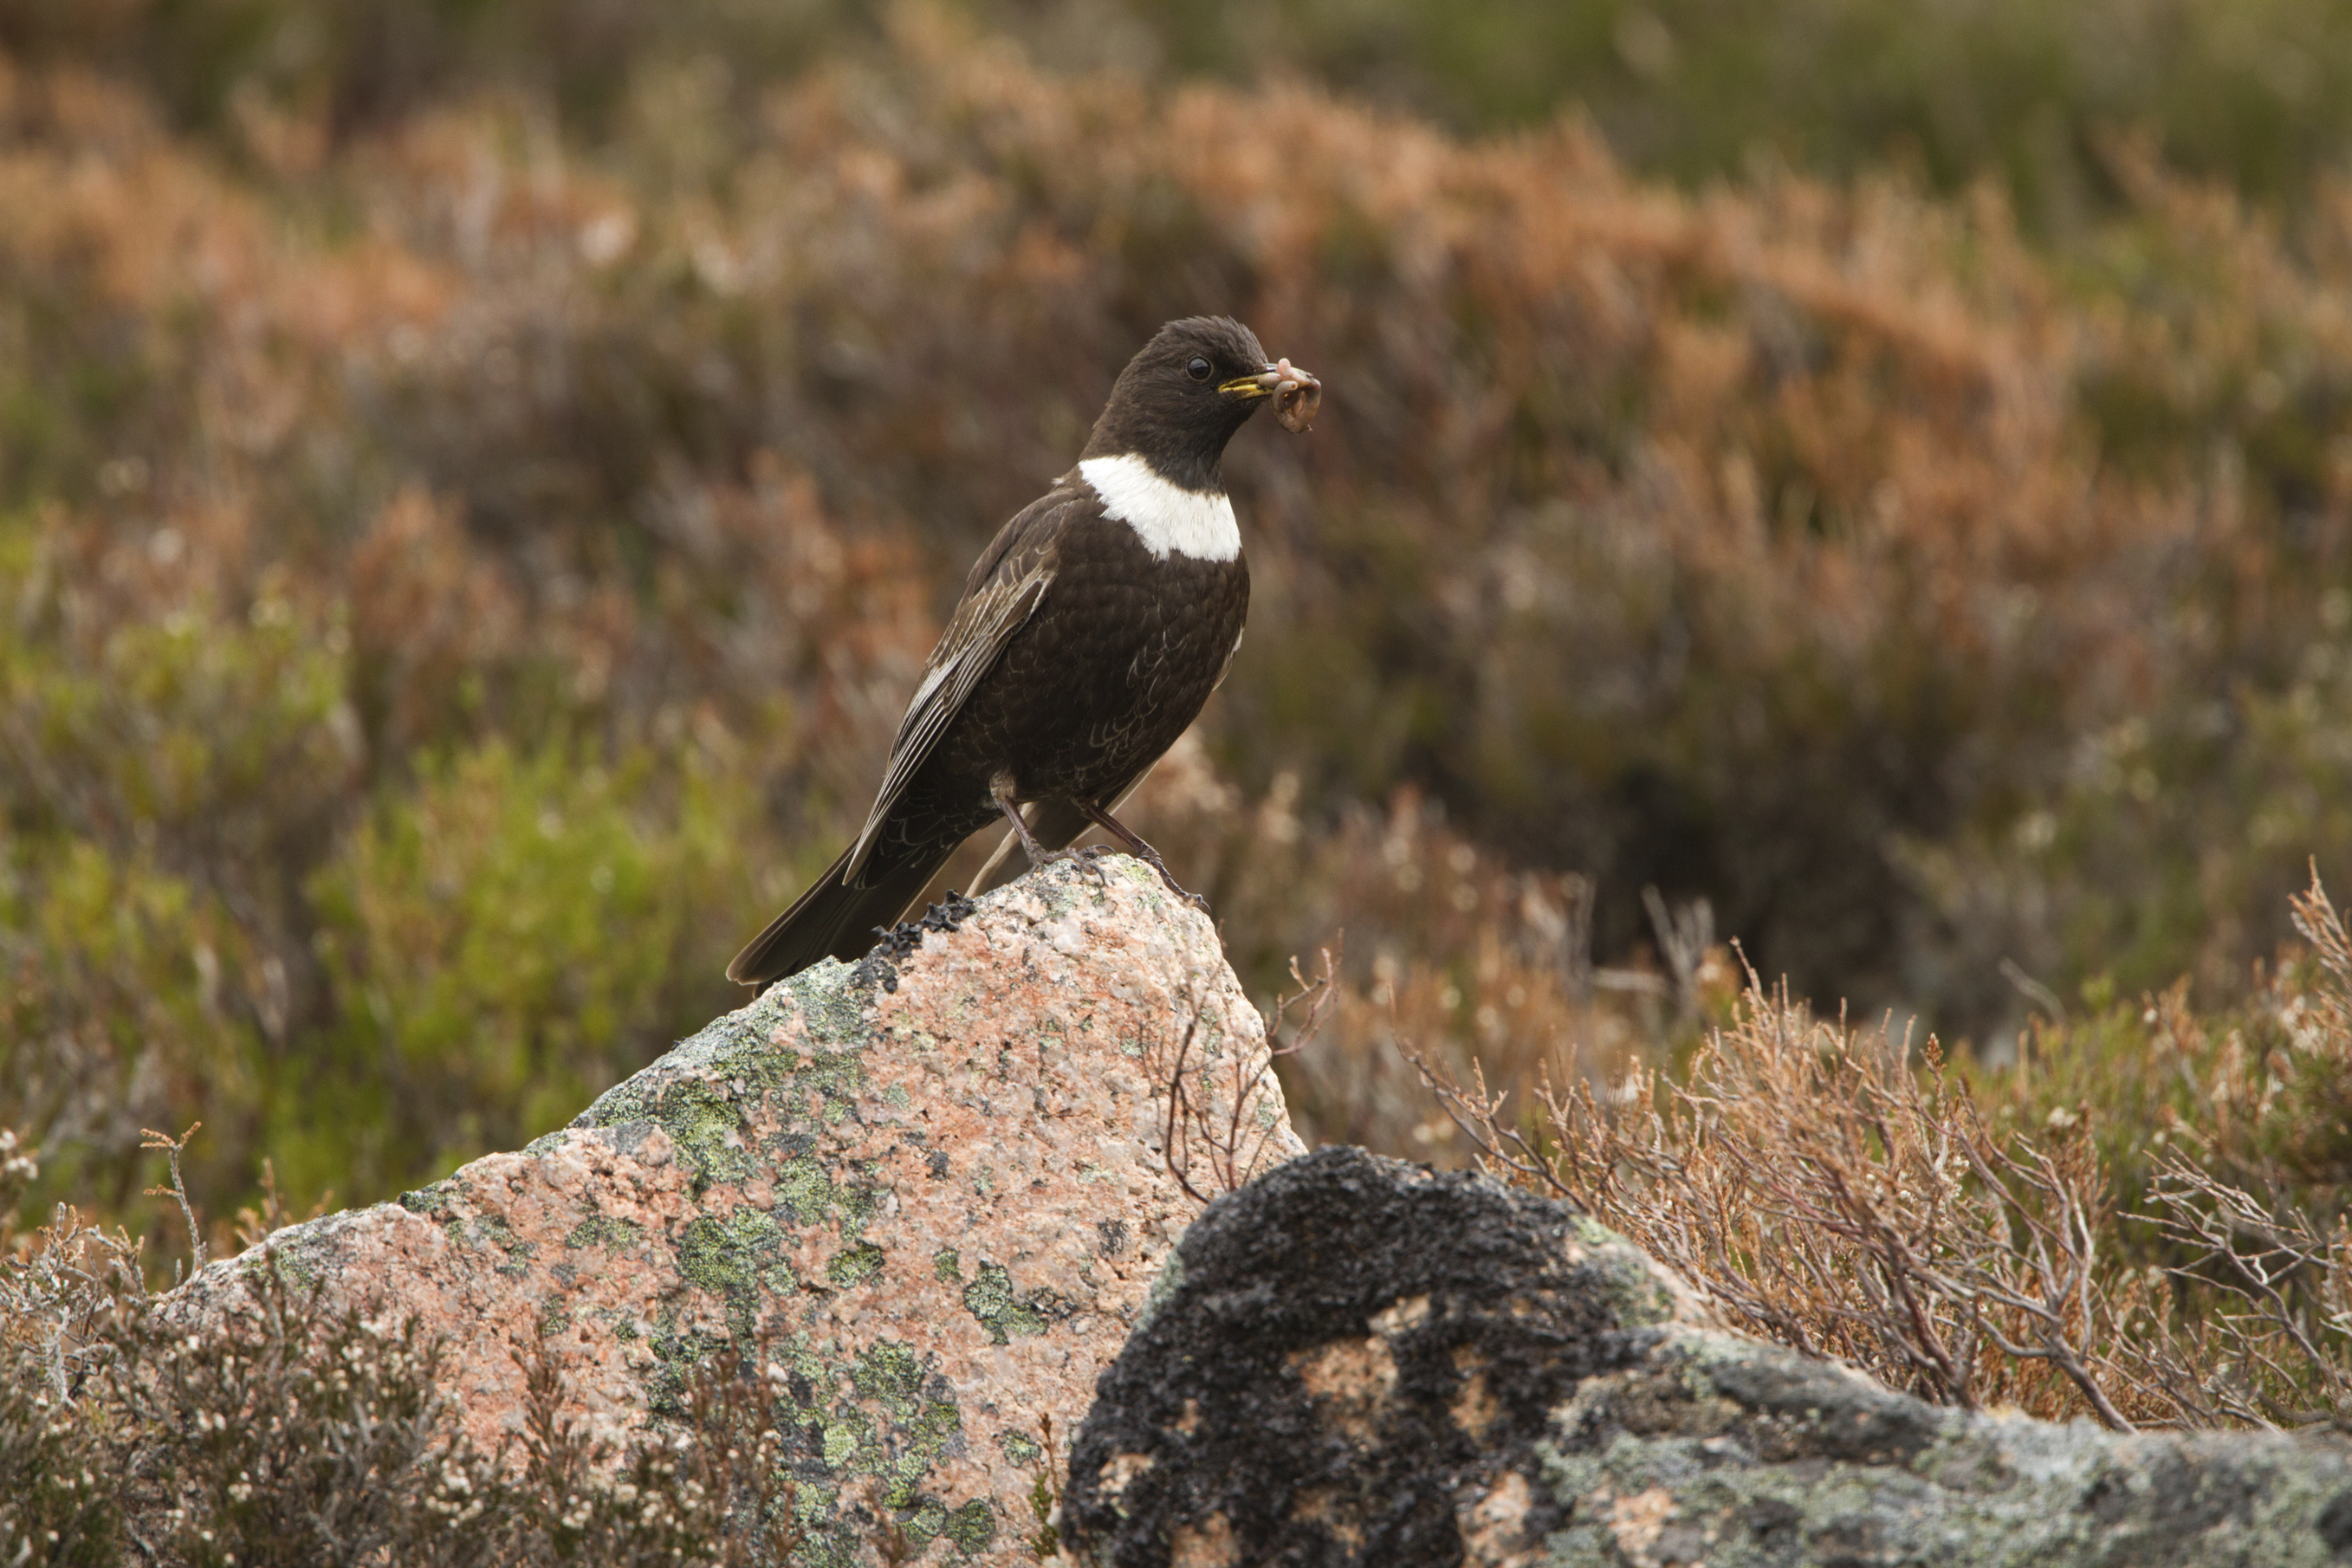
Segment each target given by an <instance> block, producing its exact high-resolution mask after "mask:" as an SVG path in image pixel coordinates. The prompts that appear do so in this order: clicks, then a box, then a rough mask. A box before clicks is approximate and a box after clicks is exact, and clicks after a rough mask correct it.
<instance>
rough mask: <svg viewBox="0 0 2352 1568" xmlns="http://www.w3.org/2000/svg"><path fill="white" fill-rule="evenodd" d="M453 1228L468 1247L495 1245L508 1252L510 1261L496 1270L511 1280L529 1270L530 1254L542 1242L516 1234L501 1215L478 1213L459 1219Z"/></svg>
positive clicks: (519, 1277) (534, 1251) (537, 1248)
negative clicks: (468, 1217) (529, 1239)
mask: <svg viewBox="0 0 2352 1568" xmlns="http://www.w3.org/2000/svg"><path fill="white" fill-rule="evenodd" d="M451 1228H452V1231H453V1234H455V1235H456V1237H457V1239H458V1240H460V1241H462V1242H464V1243H465V1244H466V1245H467V1246H468V1247H484V1246H488V1247H497V1248H498V1249H499V1251H500V1252H503V1253H505V1254H506V1258H507V1260H506V1261H505V1262H504V1263H501V1264H499V1265H497V1266H496V1272H498V1273H499V1274H503V1275H505V1276H506V1277H507V1278H508V1279H521V1278H522V1277H523V1276H524V1275H525V1274H527V1273H529V1272H530V1259H531V1257H532V1255H533V1254H535V1253H537V1252H538V1251H539V1243H537V1242H535V1241H525V1240H524V1239H523V1238H522V1237H519V1236H517V1235H516V1234H515V1231H514V1226H511V1225H509V1224H508V1223H507V1217H506V1215H501V1214H488V1215H474V1216H473V1217H472V1218H470V1219H464V1220H459V1221H458V1222H457V1224H456V1225H454V1226H452V1227H451Z"/></svg>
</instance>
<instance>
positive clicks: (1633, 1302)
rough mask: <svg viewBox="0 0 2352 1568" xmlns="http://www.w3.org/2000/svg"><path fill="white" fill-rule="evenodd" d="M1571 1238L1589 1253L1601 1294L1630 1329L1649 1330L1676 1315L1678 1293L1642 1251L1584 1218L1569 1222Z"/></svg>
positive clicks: (1621, 1321) (1610, 1231)
mask: <svg viewBox="0 0 2352 1568" xmlns="http://www.w3.org/2000/svg"><path fill="white" fill-rule="evenodd" d="M1569 1230H1570V1234H1571V1235H1572V1236H1574V1237H1575V1238H1576V1240H1577V1242H1578V1244H1579V1245H1580V1246H1582V1247H1584V1248H1585V1250H1586V1253H1587V1258H1586V1263H1587V1266H1588V1267H1589V1268H1591V1269H1593V1270H1594V1272H1595V1273H1596V1274H1597V1275H1598V1276H1599V1279H1600V1285H1601V1293H1602V1295H1603V1297H1604V1299H1605V1300H1607V1301H1608V1303H1609V1305H1610V1308H1611V1309H1612V1310H1613V1311H1615V1313H1616V1314H1617V1321H1618V1323H1619V1324H1620V1325H1621V1326H1622V1327H1625V1328H1628V1329H1646V1328H1653V1327H1655V1326H1656V1325H1657V1324H1660V1323H1663V1322H1665V1321H1668V1320H1669V1319H1671V1318H1672V1317H1673V1316H1674V1315H1675V1297H1674V1292H1673V1291H1671V1290H1669V1289H1667V1288H1666V1286H1665V1283H1664V1281H1663V1280H1661V1279H1659V1278H1658V1276H1657V1274H1656V1273H1655V1272H1654V1270H1653V1269H1652V1268H1650V1265H1649V1262H1648V1260H1647V1259H1646V1258H1644V1257H1643V1254H1642V1252H1641V1250H1640V1249H1639V1248H1637V1247H1634V1245H1633V1243H1632V1242H1630V1241H1628V1240H1626V1239H1625V1238H1624V1237H1622V1236H1620V1235H1618V1234H1617V1233H1616V1232H1615V1231H1613V1230H1611V1229H1610V1228H1609V1227H1608V1226H1604V1225H1601V1224H1599V1223H1598V1222H1596V1221H1594V1220H1591V1219H1589V1218H1587V1217H1585V1216H1583V1215H1576V1216H1574V1217H1572V1218H1571V1219H1570V1221H1569Z"/></svg>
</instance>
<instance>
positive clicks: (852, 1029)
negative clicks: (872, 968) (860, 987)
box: [777, 958, 872, 1046]
mask: <svg viewBox="0 0 2352 1568" xmlns="http://www.w3.org/2000/svg"><path fill="white" fill-rule="evenodd" d="M855 974H856V970H854V969H853V968H852V967H851V966H850V965H848V964H846V963H842V962H841V961H840V960H839V959H837V958H828V959H826V960H825V961H824V962H823V963H815V964H812V965H810V966H809V967H808V968H806V969H803V970H802V971H801V972H800V973H798V974H795V975H793V977H792V978H791V979H789V980H787V981H785V982H784V983H783V984H782V985H780V986H778V987H777V989H778V990H780V991H784V992H788V993H790V994H791V996H792V999H793V1002H794V1003H795V1004H796V1005H798V1006H799V1008H800V1011H801V1016H802V1017H803V1018H805V1019H806V1020H807V1021H808V1033H809V1037H810V1038H811V1039H814V1040H819V1041H822V1042H824V1044H826V1045H832V1046H848V1045H864V1044H865V1043H866V1034H867V1032H868V1027H867V1023H866V1009H867V1007H868V1006H869V1005H871V1002H872V994H871V982H869V984H868V988H867V994H866V995H864V996H861V995H859V994H858V992H857V988H856V987H854V986H853V985H852V984H851V980H852V978H853V976H854V975H855Z"/></svg>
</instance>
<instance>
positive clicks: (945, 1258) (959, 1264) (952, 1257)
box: [931, 1247, 963, 1284]
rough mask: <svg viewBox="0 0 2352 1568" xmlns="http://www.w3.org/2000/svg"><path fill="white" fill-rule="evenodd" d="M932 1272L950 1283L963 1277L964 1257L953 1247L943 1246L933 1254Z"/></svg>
mask: <svg viewBox="0 0 2352 1568" xmlns="http://www.w3.org/2000/svg"><path fill="white" fill-rule="evenodd" d="M931 1273H932V1274H933V1275H934V1276H935V1277H937V1278H938V1279H944V1280H946V1281H948V1282H949V1283H950V1284H953V1283H954V1282H956V1281H957V1280H960V1279H962V1278H963V1259H962V1258H961V1257H959V1256H957V1253H956V1249H955V1248H954V1247H941V1248H940V1250H939V1251H937V1252H934V1253H933V1254H931Z"/></svg>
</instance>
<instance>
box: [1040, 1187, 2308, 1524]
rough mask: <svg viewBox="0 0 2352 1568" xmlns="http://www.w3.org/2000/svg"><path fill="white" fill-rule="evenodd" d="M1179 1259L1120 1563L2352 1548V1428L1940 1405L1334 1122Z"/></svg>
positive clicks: (1101, 1418) (1106, 1419)
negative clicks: (1741, 1326) (2199, 1427)
mask: <svg viewBox="0 0 2352 1568" xmlns="http://www.w3.org/2000/svg"><path fill="white" fill-rule="evenodd" d="M1180 1269H1181V1273H1180ZM1169 1275H1170V1278H1171V1280H1172V1283H1171V1284H1169V1285H1167V1286H1165V1287H1164V1288H1163V1289H1161V1290H1160V1291H1157V1292H1155V1296H1154V1301H1153V1307H1152V1311H1151V1315H1150V1319H1149V1321H1147V1322H1146V1323H1145V1324H1144V1325H1143V1326H1142V1327H1141V1328H1140V1329H1139V1330H1138V1331H1137V1333H1136V1335H1135V1337H1134V1339H1133V1341H1132V1342H1130V1344H1129V1348H1128V1350H1127V1352H1125V1353H1124V1354H1122V1355H1121V1356H1120V1358H1119V1360H1118V1364H1117V1365H1116V1366H1114V1367H1113V1368H1112V1370H1111V1371H1110V1372H1109V1373H1108V1374H1107V1375H1106V1376H1105V1377H1104V1379H1103V1382H1102V1385H1101V1394H1100V1397H1099V1398H1098V1399H1097V1403H1096V1405H1095V1408H1094V1410H1093V1411H1092V1412H1091V1413H1090V1414H1089V1415H1088V1416H1087V1423H1086V1426H1084V1427H1083V1428H1082V1429H1081V1431H1080V1433H1079V1436H1078V1440H1077V1443H1076V1447H1075V1448H1074V1451H1073V1454H1072V1460H1071V1479H1070V1490H1069V1493H1068V1496H1067V1499H1066V1504H1065V1510H1064V1512H1065V1529H1064V1532H1063V1533H1064V1540H1065V1542H1066V1543H1067V1544H1069V1546H1070V1547H1071V1548H1072V1550H1073V1551H1074V1552H1075V1554H1076V1556H1077V1558H1078V1559H1079V1560H1080V1561H1081V1562H1082V1563H1088V1564H1093V1565H1096V1568H1171V1564H1175V1563H1183V1564H1188V1565H1190V1568H1214V1565H1217V1564H1234V1565H1242V1564H1255V1563H1315V1564H1331V1565H1339V1564H1359V1563H1360V1564H1366V1565H1371V1564H1378V1565H1380V1568H1438V1565H1441V1564H1443V1565H1446V1568H1451V1565H1453V1564H1456V1563H1467V1564H1472V1565H1474V1568H1479V1565H1483V1568H1670V1565H1685V1568H1699V1565H1706V1568H1803V1565H1822V1568H1826V1565H1829V1564H1842V1565H1843V1564H1853V1565H1855V1568H1860V1565H1864V1564H1870V1565H1887V1568H1895V1565H1916V1568H1929V1565H1931V1564H1932V1565H1938V1568H1941V1565H1948V1564H1949V1565H1964V1568H2028V1565H2050V1568H2092V1565H2099V1568H2110V1565H2111V1568H2126V1565H2131V1568H2140V1565H2146V1568H2159V1565H2176V1568H2209V1565H2210V1568H2219V1565H2221V1564H2230V1565H2232V1568H2254V1565H2256V1564H2265V1565H2267V1564H2279V1565H2286V1564H2309V1565H2314V1568H2316V1565H2318V1564H2322V1563H2340V1562H2343V1561H2347V1560H2352V1447H2347V1446H2346V1445H2345V1444H2344V1443H2342V1442H2341V1441H2336V1440H2313V1439H2305V1438H2296V1437H2290V1436H2283V1435H2278V1434H2251V1433H2249V1434H2231V1435H2221V1436H2201V1437H2195V1438H2189V1437H2182V1436H2117V1435H2116V1434H2113V1433H2109V1432H2106V1431H2105V1430H2103V1429H2101V1428H2098V1427H2096V1426H2090V1425H2088V1424H2076V1425H2074V1426H2052V1425H2048V1424H2046V1423H2042V1422H2036V1421H2031V1420H2027V1419H2024V1418H2022V1417H2015V1418H2001V1417H1995V1416H1987V1415H1969V1414H1965V1413H1962V1412H1959V1411H1956V1410H1951V1409H1947V1408H1944V1407H1941V1406H1936V1405H1925V1404H1922V1403H1920V1402H1919V1401H1917V1400H1915V1399H1911V1398H1908V1397H1906V1396H1905V1395H1903V1394H1896V1393H1895V1392H1893V1391H1892V1390H1889V1389H1887V1388H1885V1387H1883V1386H1881V1385H1880V1384H1876V1383H1874V1382H1873V1381H1871V1380H1870V1379H1868V1378H1866V1377H1864V1376H1863V1375H1861V1374H1860V1373H1854V1372H1850V1371H1847V1370H1845V1369H1843V1368H1841V1367H1837V1366H1832V1365H1830V1364H1827V1363H1821V1362H1815V1361H1810V1360H1808V1359H1806V1358H1805V1357H1802V1356H1800V1355H1798V1354H1796V1353H1794V1352H1790V1351H1786V1350H1782V1349H1780V1348H1778V1347H1776V1346H1772V1345H1768V1344H1765V1343H1762V1342H1759V1341H1755V1340H1751V1339H1748V1338H1745V1337H1743V1336H1740V1335H1737V1334H1732V1333H1727V1332H1725V1331H1723V1330H1721V1329H1720V1328H1719V1327H1718V1326H1717V1324H1716V1323H1714V1322H1713V1321H1711V1320H1710V1318H1709V1315H1708V1314H1707V1313H1706V1310H1705V1309H1704V1308H1703V1306H1702V1305H1701V1304H1700V1303H1699V1302H1697V1301H1696V1300H1695V1299H1693V1298H1692V1297H1691V1296H1690V1295H1689V1293H1688V1292H1687V1291H1686V1290H1685V1289H1684V1288H1683V1287H1682V1286H1681V1285H1680V1284H1679V1283H1678V1282H1676V1281H1675V1280H1674V1279H1671V1278H1670V1277H1668V1276H1666V1275H1665V1274H1664V1273H1663V1272H1662V1271H1660V1270H1659V1269H1658V1268H1656V1267H1655V1266H1654V1264H1652V1263H1651V1262H1650V1261H1649V1260H1648V1259H1647V1258H1644V1257H1643V1255H1642V1254H1641V1253H1640V1252H1639V1251H1637V1250H1636V1249H1634V1248H1633V1247H1632V1246H1631V1245H1630V1244H1629V1243H1627V1242H1625V1241H1623V1240H1622V1239H1621V1238H1619V1237H1615V1236H1613V1235H1612V1234H1611V1233H1610V1232H1608V1231H1606V1230H1604V1229H1601V1227H1599V1226H1595V1225H1593V1224H1592V1223H1591V1221H1589V1220H1587V1219H1584V1218H1583V1217H1581V1216H1580V1215H1575V1214H1573V1213H1571V1212H1570V1211H1568V1210H1567V1209H1565V1208H1563V1207H1561V1206H1560V1205H1555V1204H1551V1203H1549V1202H1546V1201H1544V1200H1541V1199H1538V1198H1535V1197H1531V1196H1528V1195H1527V1194H1519V1193H1514V1192H1510V1191H1507V1190H1506V1189H1504V1188H1502V1187H1500V1186H1497V1185H1496V1184H1493V1183H1490V1182H1487V1181H1486V1180H1484V1179H1483V1178H1480V1177H1476V1176H1473V1175H1468V1174H1454V1175H1436V1174H1433V1173H1429V1172H1427V1171H1425V1170H1423V1169H1421V1168H1419V1167H1416V1166H1412V1165H1406V1164H1402V1163H1399V1162H1395V1161H1390V1160H1381V1159H1378V1158H1376V1157H1374V1156H1372V1155H1370V1154H1366V1153H1364V1152H1362V1151H1360V1150H1352V1149H1327V1150H1323V1151H1320V1152H1317V1153H1316V1154H1313V1155H1311V1156H1309V1157H1308V1158H1307V1159H1304V1160H1299V1161H1296V1162H1293V1163H1289V1164H1287V1165H1285V1166H1283V1167H1281V1168H1280V1169H1278V1170H1276V1171H1275V1172H1274V1173H1271V1174H1269V1175H1267V1176H1265V1177H1263V1178H1261V1179H1260V1180H1259V1181H1258V1182H1257V1183H1256V1184H1254V1185H1253V1186H1251V1187H1249V1188H1248V1189H1245V1190H1244V1191H1243V1192H1241V1193H1238V1194H1234V1195H1233V1196H1230V1197H1227V1198H1224V1199H1221V1200H1220V1201H1219V1202H1218V1203H1217V1204H1215V1205H1212V1206H1211V1207H1210V1209H1209V1210H1208V1212H1207V1213H1205V1214H1204V1215H1202V1218H1201V1219H1200V1221H1199V1222H1198V1223H1197V1224H1196V1225H1195V1226H1193V1228H1192V1233H1191V1234H1190V1235H1189V1236H1187V1237H1185V1239H1184V1241H1183V1243H1182V1246H1181V1249H1180V1251H1179V1254H1178V1257H1177V1258H1175V1259H1171V1264H1170V1268H1169Z"/></svg>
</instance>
